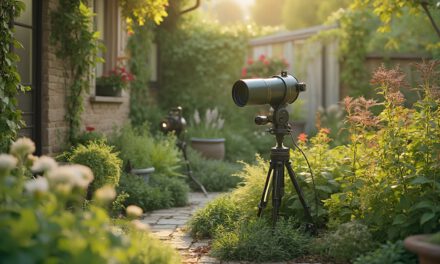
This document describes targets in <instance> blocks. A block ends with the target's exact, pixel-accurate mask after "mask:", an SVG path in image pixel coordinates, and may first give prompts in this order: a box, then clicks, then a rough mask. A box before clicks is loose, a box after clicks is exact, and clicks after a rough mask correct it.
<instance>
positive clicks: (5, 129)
mask: <svg viewBox="0 0 440 264" xmlns="http://www.w3.org/2000/svg"><path fill="white" fill-rule="evenodd" d="M24 8H25V5H24V3H23V2H21V1H17V0H2V1H0V36H1V38H0V76H1V78H0V152H6V150H7V148H8V145H9V144H10V143H11V141H12V140H13V139H14V138H15V137H16V136H17V132H18V130H19V129H20V128H21V127H22V126H23V125H24V122H23V120H22V117H21V111H20V110H19V109H18V108H17V104H18V102H17V99H16V97H17V95H18V93H20V92H24V91H26V89H28V88H27V87H25V86H22V85H21V84H20V81H21V80H20V76H19V75H18V72H17V65H16V63H17V62H18V61H19V57H18V56H17V54H15V53H13V52H11V48H12V47H14V48H17V49H18V48H22V46H21V44H20V43H19V42H18V41H17V40H16V39H15V38H14V31H13V29H12V27H11V25H12V20H13V19H14V18H16V17H18V16H19V15H20V13H21V12H22V11H23V10H24Z"/></svg>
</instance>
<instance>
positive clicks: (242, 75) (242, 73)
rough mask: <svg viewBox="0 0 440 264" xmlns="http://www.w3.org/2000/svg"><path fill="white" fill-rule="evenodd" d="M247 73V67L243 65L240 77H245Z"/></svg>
mask: <svg viewBox="0 0 440 264" xmlns="http://www.w3.org/2000/svg"><path fill="white" fill-rule="evenodd" d="M246 75H247V69H246V67H243V69H241V77H246Z"/></svg>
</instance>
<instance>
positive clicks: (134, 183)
mask: <svg viewBox="0 0 440 264" xmlns="http://www.w3.org/2000/svg"><path fill="white" fill-rule="evenodd" d="M188 190H189V188H188V186H187V185H186V184H185V183H184V182H183V181H182V180H179V179H177V178H169V177H166V176H164V175H160V174H155V175H153V176H151V177H150V179H149V182H146V181H145V179H143V178H142V177H140V176H137V175H133V174H127V173H123V174H122V176H121V181H120V182H119V186H118V193H127V194H128V197H127V198H126V199H125V200H124V201H123V204H124V205H130V204H134V205H137V206H139V207H141V208H142V209H143V210H145V211H152V210H157V209H163V208H170V207H176V206H184V205H186V203H187V201H188Z"/></svg>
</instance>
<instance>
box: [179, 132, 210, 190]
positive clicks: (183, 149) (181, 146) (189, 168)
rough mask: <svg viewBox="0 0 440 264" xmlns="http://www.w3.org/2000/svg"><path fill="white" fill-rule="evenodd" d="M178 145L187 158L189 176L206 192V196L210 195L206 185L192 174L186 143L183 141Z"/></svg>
mask: <svg viewBox="0 0 440 264" xmlns="http://www.w3.org/2000/svg"><path fill="white" fill-rule="evenodd" d="M177 147H178V148H179V149H180V150H181V151H182V154H183V158H184V159H185V163H186V172H187V174H188V177H190V178H191V180H193V181H194V182H195V183H196V184H197V185H198V186H199V187H200V189H201V190H202V192H203V193H204V194H205V196H206V197H208V192H207V191H206V189H205V186H203V184H201V183H200V182H199V181H198V180H197V179H196V178H195V177H194V176H193V175H192V170H191V166H190V165H189V160H188V156H187V153H186V144H185V142H183V141H181V142H178V143H177Z"/></svg>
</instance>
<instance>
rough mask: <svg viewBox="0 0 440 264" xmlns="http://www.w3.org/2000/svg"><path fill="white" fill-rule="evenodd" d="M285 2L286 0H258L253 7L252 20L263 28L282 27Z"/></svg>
mask: <svg viewBox="0 0 440 264" xmlns="http://www.w3.org/2000/svg"><path fill="white" fill-rule="evenodd" d="M284 2H285V0H276V1H273V0H256V1H255V3H254V5H253V6H252V19H253V20H254V21H255V23H257V24H259V25H262V26H278V25H281V24H282V23H283V19H282V14H283V7H284ZM268 10H270V12H268Z"/></svg>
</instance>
